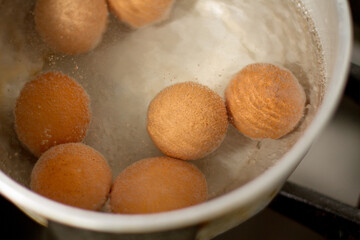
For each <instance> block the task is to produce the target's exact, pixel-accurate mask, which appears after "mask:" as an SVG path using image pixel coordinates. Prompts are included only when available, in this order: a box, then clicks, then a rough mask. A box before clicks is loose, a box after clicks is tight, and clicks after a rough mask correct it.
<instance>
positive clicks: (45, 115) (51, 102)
mask: <svg viewBox="0 0 360 240" xmlns="http://www.w3.org/2000/svg"><path fill="white" fill-rule="evenodd" d="M14 115H15V131H16V133H17V136H18V138H19V140H20V141H21V142H22V143H23V144H24V145H25V146H26V147H27V148H28V149H29V150H30V151H31V152H32V153H33V154H34V155H36V156H40V155H41V154H42V153H43V152H45V151H46V150H48V149H49V148H50V147H52V146H55V145H57V144H62V143H69V142H81V141H82V140H83V139H84V137H85V136H86V133H87V130H88V128H89V125H90V120H91V110H90V98H89V96H88V94H87V93H86V91H85V90H84V89H83V87H82V86H81V85H80V84H78V83H77V82H76V81H75V80H74V79H72V78H70V77H69V76H67V75H65V74H63V73H61V72H47V73H44V74H41V75H39V76H38V77H36V78H35V79H34V80H32V81H30V82H27V83H26V84H25V86H24V87H23V89H22V90H21V92H20V96H19V97H18V99H17V100H16V106H15V111H14Z"/></svg>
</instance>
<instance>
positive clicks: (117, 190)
mask: <svg viewBox="0 0 360 240" xmlns="http://www.w3.org/2000/svg"><path fill="white" fill-rule="evenodd" d="M206 200H207V183H206V179H205V177H204V175H203V174H202V173H201V171H200V170H199V169H198V168H196V167H195V166H194V165H193V164H190V163H188V162H185V161H181V160H176V159H173V158H169V157H154V158H147V159H143V160H141V161H138V162H136V163H134V164H132V165H131V166H129V167H127V168H126V169H125V170H124V171H123V172H121V173H120V174H119V175H118V176H117V178H116V180H115V182H114V184H113V186H112V190H111V195H110V206H111V210H112V211H113V212H115V213H128V214H134V213H155V212H164V211H170V210H175V209H179V208H184V207H188V206H192V205H195V204H199V203H202V202H204V201H206Z"/></svg>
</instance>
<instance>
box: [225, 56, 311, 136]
mask: <svg viewBox="0 0 360 240" xmlns="http://www.w3.org/2000/svg"><path fill="white" fill-rule="evenodd" d="M225 98H226V105H227V109H228V112H229V116H230V119H231V123H232V124H233V125H234V126H235V127H236V128H237V129H238V130H239V131H240V132H242V133H243V134H244V135H246V136H248V137H250V138H252V139H264V138H271V139H278V138H280V137H282V136H284V135H286V134H288V133H289V132H291V131H292V130H293V129H294V128H295V127H296V126H297V124H298V123H299V121H300V119H301V118H302V117H303V115H304V107H305V101H306V96H305V92H304V90H303V88H302V86H301V85H300V84H299V82H298V80H297V79H296V77H295V76H294V75H293V74H292V73H291V72H290V71H289V70H287V69H285V68H282V67H278V66H276V65H273V64H268V63H255V64H250V65H248V66H246V67H244V68H243V69H242V70H241V71H240V72H239V73H238V74H236V75H235V76H234V78H233V79H232V80H231V82H230V83H229V85H228V87H227V89H226V91H225Z"/></svg>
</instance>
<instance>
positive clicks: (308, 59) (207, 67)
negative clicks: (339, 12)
mask: <svg viewBox="0 0 360 240" xmlns="http://www.w3.org/2000/svg"><path fill="white" fill-rule="evenodd" d="M250 2H251V3H250ZM298 4H299V5H298ZM321 4H323V5H321ZM304 5H305V7H306V9H308V11H306V10H305V9H303V7H302V4H301V3H299V2H297V1H277V0H256V1H249V3H247V2H245V1H237V0H229V1H226V2H224V1H220V0H198V1H195V0H187V1H178V2H177V3H176V4H175V6H174V9H173V11H172V13H171V14H170V16H169V19H167V20H166V21H165V22H162V23H160V24H155V25H153V26H149V27H146V28H142V29H139V30H131V29H129V28H127V27H126V26H124V25H122V24H121V23H120V22H119V21H118V20H117V19H115V18H114V17H113V16H110V18H109V25H108V30H107V32H106V33H105V35H104V37H103V40H102V42H101V44H100V45H99V46H98V47H97V48H96V49H95V50H93V51H92V52H90V53H87V54H83V55H79V56H64V55H62V54H58V53H54V52H53V51H52V50H51V49H49V48H48V47H47V46H46V45H45V44H44V43H43V42H42V40H41V39H40V38H39V36H38V35H37V33H36V31H35V27H34V20H33V13H32V9H33V7H34V1H26V2H24V1H21V0H12V1H1V2H0V12H1V14H0V32H1V34H0V50H1V53H2V54H1V55H0V103H1V104H0V122H1V125H0V156H1V159H0V169H1V170H2V171H3V172H5V173H6V174H7V175H8V176H10V177H11V178H12V179H14V180H15V181H17V182H18V183H20V184H22V185H24V186H26V187H28V186H29V181H30V173H31V170H32V167H33V165H34V164H35V162H36V160H37V159H36V158H35V157H34V156H32V155H31V154H30V153H29V152H28V151H27V150H26V148H24V147H23V146H22V144H21V143H20V142H19V141H18V139H17V136H16V134H15V131H14V116H13V109H14V105H15V101H16V98H17V96H18V95H19V92H20V90H21V87H22V86H23V85H24V83H25V82H27V81H29V80H31V79H32V78H33V77H34V76H36V75H37V74H39V73H40V72H44V71H49V70H60V71H62V72H64V73H66V74H69V75H70V76H72V77H73V78H74V79H76V80H77V81H78V82H79V83H81V84H82V85H83V86H84V88H85V89H86V90H87V92H88V93H89V95H90V98H91V107H92V112H93V119H92V122H91V127H90V129H89V132H88V135H87V137H86V139H85V143H86V144H88V145H90V146H92V147H94V148H95V149H97V150H98V151H99V152H101V153H102V154H103V155H104V156H105V157H106V159H107V161H108V162H109V164H110V166H111V167H112V170H113V175H114V177H115V176H116V175H117V174H118V173H119V172H120V171H121V170H122V169H124V168H125V167H126V166H128V165H129V164H131V163H133V162H135V161H137V160H140V159H142V158H147V157H154V156H159V155H162V154H161V153H160V151H159V150H158V149H157V148H156V147H155V146H154V144H153V143H152V142H151V140H150V138H149V136H148V134H147V131H146V111H147V106H148V104H149V102H150V101H151V99H152V98H153V97H154V96H155V95H156V94H157V93H158V92H159V91H160V90H161V89H162V88H164V87H166V86H169V85H171V84H174V83H177V82H184V81H196V82H199V83H202V84H204V85H207V86H209V87H210V88H212V89H213V90H215V91H216V92H218V93H219V94H220V95H221V96H223V92H224V89H225V87H226V85H227V83H228V82H229V80H230V79H231V77H232V76H233V75H234V74H235V73H236V72H238V71H239V70H240V69H241V68H242V67H244V66H245V65H247V64H250V63H253V62H271V63H275V64H278V65H282V66H285V67H286V68H288V69H289V70H291V71H292V72H293V73H294V74H295V76H296V77H297V78H298V80H299V82H300V83H301V85H302V86H303V87H304V89H305V91H306V94H307V103H306V111H305V115H304V118H303V120H302V121H301V122H300V124H299V126H298V127H297V128H296V130H294V131H293V132H291V133H290V134H289V135H287V136H285V137H283V138H281V139H278V140H271V139H265V140H251V139H249V138H247V137H245V136H243V135H242V134H240V133H239V132H238V131H237V130H236V129H235V128H233V127H232V126H230V127H229V129H228V133H227V136H226V139H225V140H224V142H223V143H222V145H221V146H220V148H219V149H218V150H216V151H215V152H213V153H212V154H210V155H209V156H207V157H205V158H203V159H200V160H196V161H193V163H194V164H195V165H197V166H198V167H199V168H200V169H201V170H202V171H203V172H204V174H205V175H206V178H207V180H208V184H209V194H210V197H211V198H214V197H217V196H220V195H221V194H223V193H226V192H229V191H231V190H233V189H235V188H238V187H240V186H242V185H243V184H245V183H247V182H249V181H251V180H252V179H254V178H255V177H257V176H258V175H259V174H261V173H263V172H264V171H265V170H266V169H268V168H269V167H271V166H273V165H274V164H275V163H276V162H277V161H278V160H279V159H281V157H282V156H283V155H284V154H285V153H286V152H287V151H288V150H289V149H290V148H291V147H292V146H293V145H294V144H295V143H296V141H297V140H298V139H299V138H300V137H301V136H302V134H303V132H304V131H305V129H306V128H307V126H308V125H309V124H310V123H311V121H312V119H313V118H314V116H315V114H316V112H317V109H318V107H319V106H320V105H321V101H322V97H323V93H324V88H325V87H324V86H325V85H326V84H325V82H326V81H325V80H326V78H325V77H326V75H325V70H324V67H325V65H324V62H325V63H326V67H327V68H328V69H333V68H334V64H335V60H334V59H335V56H334V55H333V53H332V52H333V51H329V50H330V49H334V46H336V45H337V40H336V37H334V36H335V33H337V31H338V29H336V28H334V29H333V30H329V28H328V27H327V26H328V25H336V22H337V19H336V17H334V18H332V15H331V13H332V12H334V11H335V10H336V9H335V3H333V4H328V1H326V0H324V1H316V3H315V2H314V3H313V1H304ZM320 5H321V6H320ZM324 6H326V9H328V10H329V12H326V11H325V12H324V11H323V10H320V9H322V7H324ZM320 11H321V13H322V14H318V13H320ZM324 14H329V15H328V16H324ZM309 15H311V16H314V23H315V25H316V26H320V27H319V28H317V27H316V28H315V26H314V25H313V22H312V19H310V18H308V16H309ZM325 27H326V28H325ZM254 29H255V30H254ZM329 31H331V32H329ZM317 32H319V36H320V38H321V40H322V42H321V43H322V45H321V44H320V41H319V39H318V35H317ZM329 36H331V37H329ZM323 54H324V55H323ZM329 75H331V71H330V72H329V73H327V76H329Z"/></svg>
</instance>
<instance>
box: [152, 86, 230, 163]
mask: <svg viewBox="0 0 360 240" xmlns="http://www.w3.org/2000/svg"><path fill="white" fill-rule="evenodd" d="M227 127H228V116H227V113H226V108H225V103H224V101H223V99H222V98H221V97H220V96H219V95H218V94H217V93H215V92H214V91H212V90H211V89H210V88H208V87H206V86H204V85H201V84H199V83H194V82H184V83H178V84H175V85H172V86H170V87H167V88H165V89H164V90H163V91H161V92H160V93H159V94H158V95H157V96H156V97H155V98H154V99H153V100H152V102H151V103H150V105H149V109H148V118H147V130H148V133H149V135H150V137H151V139H152V140H153V142H154V143H155V145H156V146H157V147H158V148H159V149H160V150H161V151H162V152H163V153H164V154H165V155H167V156H170V157H173V158H178V159H182V160H195V159H199V158H202V157H204V156H206V155H208V154H209V153H211V152H213V151H214V150H215V149H216V148H218V147H219V146H220V144H221V142H222V141H223V139H224V137H225V135H226V131H227Z"/></svg>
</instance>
